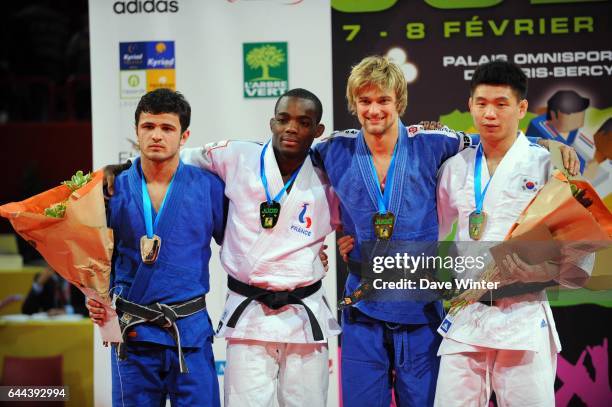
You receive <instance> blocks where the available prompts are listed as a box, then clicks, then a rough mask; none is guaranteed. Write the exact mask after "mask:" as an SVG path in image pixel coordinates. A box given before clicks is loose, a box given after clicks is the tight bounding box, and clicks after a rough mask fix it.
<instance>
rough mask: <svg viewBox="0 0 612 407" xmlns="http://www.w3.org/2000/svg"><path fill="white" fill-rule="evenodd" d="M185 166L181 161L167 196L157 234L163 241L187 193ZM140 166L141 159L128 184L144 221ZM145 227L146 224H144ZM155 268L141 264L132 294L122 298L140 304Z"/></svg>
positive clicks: (136, 162) (161, 254) (143, 232)
mask: <svg viewBox="0 0 612 407" xmlns="http://www.w3.org/2000/svg"><path fill="white" fill-rule="evenodd" d="M183 167H184V164H183V163H182V162H181V161H179V165H178V167H177V169H176V172H175V174H174V180H173V185H172V189H171V190H168V193H167V194H166V198H165V202H164V212H165V213H166V216H162V217H161V218H160V219H159V221H158V223H157V226H156V230H155V234H157V235H158V236H159V237H161V238H162V241H163V240H164V239H165V238H166V237H168V236H170V235H171V232H172V229H173V228H174V223H175V221H176V219H177V216H172V214H173V213H176V211H178V210H180V205H181V204H182V199H181V196H183V194H185V193H186V192H187V191H186V190H185V189H186V187H187V185H186V183H185V182H184V180H183V177H182V173H183V171H182V170H183ZM140 168H141V166H140V158H137V159H136V161H135V162H134V163H133V164H132V166H131V167H130V169H129V170H128V171H129V173H128V182H129V184H130V191H131V194H132V199H134V202H136V207H137V208H138V211H139V215H140V216H141V217H142V219H143V220H144V213H145V211H144V208H143V206H142V187H141V185H142V178H143V174H142V171H141V169H140ZM143 225H144V222H143ZM140 233H141V235H144V234H146V230H144V229H143V230H142V231H141V232H140ZM163 250H164V248H163V247H162V248H161V251H160V254H159V257H160V259H162V260H163V257H164V251H163ZM154 267H155V264H144V263H141V264H140V265H139V266H138V270H137V271H136V274H135V275H134V281H133V282H132V286H131V288H130V292H129V293H127V295H122V297H124V298H126V299H128V300H129V301H132V302H136V303H140V300H141V299H142V297H143V295H144V293H145V292H146V290H147V287H148V286H149V282H150V279H151V276H152V275H153V273H152V269H153V268H154Z"/></svg>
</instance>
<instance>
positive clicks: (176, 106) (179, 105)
mask: <svg viewBox="0 0 612 407" xmlns="http://www.w3.org/2000/svg"><path fill="white" fill-rule="evenodd" d="M143 112H144V113H151V114H162V113H175V114H176V115H178V117H179V122H180V123H181V133H183V132H184V131H185V130H187V129H188V128H189V123H190V122H191V106H189V102H187V99H185V96H183V95H182V94H181V93H180V92H175V91H173V90H171V89H166V88H159V89H155V90H152V91H151V92H148V93H146V94H145V95H144V96H143V97H141V98H140V102H138V106H137V107H136V112H135V113H134V120H135V123H136V127H138V120H140V113H143Z"/></svg>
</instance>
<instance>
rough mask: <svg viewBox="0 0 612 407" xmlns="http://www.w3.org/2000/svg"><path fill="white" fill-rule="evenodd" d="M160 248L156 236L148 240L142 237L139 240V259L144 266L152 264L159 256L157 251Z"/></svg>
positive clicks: (159, 240) (159, 242)
mask: <svg viewBox="0 0 612 407" xmlns="http://www.w3.org/2000/svg"><path fill="white" fill-rule="evenodd" d="M160 248H161V238H160V237H159V236H157V235H153V237H152V238H150V239H149V238H148V237H147V235H144V236H143V237H141V238H140V257H141V258H142V262H143V263H144V264H153V263H155V261H156V260H157V257H158V256H159V249H160Z"/></svg>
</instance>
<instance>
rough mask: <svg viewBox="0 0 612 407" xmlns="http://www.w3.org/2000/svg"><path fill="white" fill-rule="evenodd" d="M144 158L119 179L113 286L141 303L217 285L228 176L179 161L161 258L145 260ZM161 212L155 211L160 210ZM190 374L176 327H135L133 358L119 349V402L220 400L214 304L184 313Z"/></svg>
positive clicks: (113, 210)
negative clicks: (213, 270) (213, 263)
mask: <svg viewBox="0 0 612 407" xmlns="http://www.w3.org/2000/svg"><path fill="white" fill-rule="evenodd" d="M141 182H142V170H141V166H140V159H137V160H136V161H135V162H134V164H133V165H132V167H131V168H130V169H129V170H127V171H125V172H123V173H122V174H120V175H119V176H118V177H117V178H116V180H115V191H116V192H115V195H114V196H113V198H112V199H111V200H110V204H109V218H110V220H109V226H110V227H111V228H112V229H113V230H114V234H115V251H114V257H113V274H112V283H111V287H114V291H115V293H117V294H119V295H120V296H121V297H123V298H125V299H126V300H128V301H131V302H135V303H138V304H143V305H145V304H152V303H156V302H158V303H162V304H175V303H181V302H185V301H187V300H190V299H192V298H196V297H200V296H203V295H204V294H206V293H207V292H208V290H209V270H208V262H209V260H210V256H211V250H210V240H211V237H214V238H215V240H216V241H217V243H219V244H221V242H222V239H223V228H224V217H225V201H224V192H223V191H224V185H223V182H222V181H221V180H220V179H219V178H217V177H216V176H214V175H212V174H211V173H209V172H207V171H204V170H201V169H199V168H196V167H192V166H188V165H184V164H183V163H179V166H178V169H177V171H176V174H175V176H174V180H173V185H172V189H171V190H170V193H169V194H168V195H167V196H166V199H165V203H164V208H163V212H162V215H161V218H160V220H159V224H158V226H157V229H156V230H155V234H157V235H158V236H159V237H160V238H161V241H162V243H161V249H160V253H159V258H158V259H157V261H156V262H155V263H154V264H151V265H147V264H144V263H142V261H141V255H140V238H141V236H143V235H145V234H146V230H145V223H144V215H143V201H142V189H141ZM153 213H154V216H155V215H156V214H155V210H154V209H153ZM176 325H177V327H178V330H179V332H180V341H181V345H182V346H183V348H185V351H184V354H185V360H186V363H187V366H188V368H189V373H188V374H181V373H179V366H178V355H177V347H176V342H175V340H174V339H173V337H172V335H171V334H170V333H169V331H168V330H166V329H163V328H161V327H158V326H154V325H151V324H141V325H137V326H135V328H133V330H132V333H131V334H130V335H129V340H128V342H127V359H126V360H119V359H118V358H117V356H116V352H114V351H113V352H112V354H113V355H112V364H113V405H120V406H123V405H137V406H142V405H160V403H161V405H163V404H164V403H165V399H166V395H169V397H170V399H171V400H172V402H173V405H185V406H188V405H203V406H218V405H219V388H218V386H219V385H218V381H217V375H216V371H215V366H214V360H213V354H212V347H211V343H212V335H213V329H212V326H211V322H210V319H209V317H208V314H207V312H206V310H202V311H199V312H197V313H195V314H193V315H191V316H188V317H185V318H183V319H179V320H178V321H176Z"/></svg>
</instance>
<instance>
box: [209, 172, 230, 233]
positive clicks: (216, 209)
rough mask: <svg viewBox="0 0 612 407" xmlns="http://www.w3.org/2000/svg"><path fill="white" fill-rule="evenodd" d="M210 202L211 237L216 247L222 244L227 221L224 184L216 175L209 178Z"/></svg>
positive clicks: (227, 204)
mask: <svg viewBox="0 0 612 407" xmlns="http://www.w3.org/2000/svg"><path fill="white" fill-rule="evenodd" d="M210 186H211V188H210V200H211V210H212V220H213V232H212V237H213V238H214V239H215V242H217V244H218V245H221V244H222V243H223V234H224V232H225V221H226V220H227V209H228V206H229V201H228V199H227V198H226V197H225V184H224V183H223V181H221V178H219V177H217V176H216V175H214V176H211V183H210Z"/></svg>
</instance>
